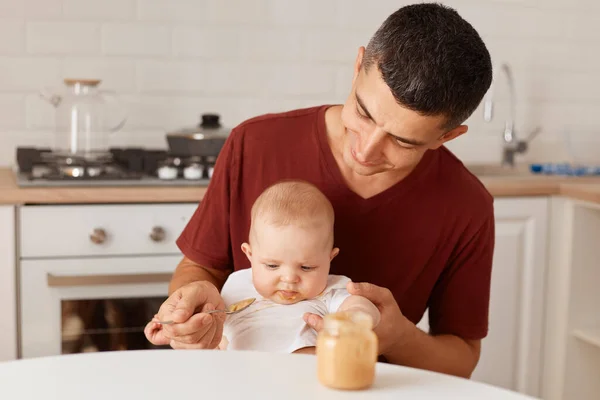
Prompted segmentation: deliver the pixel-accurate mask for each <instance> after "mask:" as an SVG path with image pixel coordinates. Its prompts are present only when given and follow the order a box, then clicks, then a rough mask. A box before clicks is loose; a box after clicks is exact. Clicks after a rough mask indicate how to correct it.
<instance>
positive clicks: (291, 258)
mask: <svg viewBox="0 0 600 400" xmlns="http://www.w3.org/2000/svg"><path fill="white" fill-rule="evenodd" d="M333 224H334V212H333V207H332V206H331V203H330V202H329V200H328V199H327V198H326V197H325V195H324V194H323V193H321V192H320V191H319V189H317V188H316V187H315V186H313V185H311V184H309V183H306V182H301V181H284V182H280V183H276V184H274V185H273V186H270V187H269V188H267V189H266V190H265V191H264V192H263V193H262V194H261V195H260V196H259V197H258V199H257V200H256V202H255V203H254V205H253V207H252V210H251V225H250V235H249V241H248V243H244V244H242V250H243V252H244V253H245V254H246V256H247V257H248V260H250V264H251V268H250V269H244V270H240V271H236V272H233V273H232V274H231V275H230V276H229V278H228V279H227V281H226V282H225V285H224V286H223V289H222V291H221V295H222V297H223V300H224V301H225V305H230V304H232V303H235V302H237V301H240V300H243V299H246V298H250V297H255V298H256V301H255V302H254V303H253V304H252V305H251V306H250V307H248V308H247V309H245V310H244V311H241V312H239V313H237V314H232V315H228V316H227V319H226V321H225V326H224V331H223V340H222V342H221V344H220V345H219V348H221V349H224V348H228V349H234V350H257V351H269V352H284V353H294V352H297V353H314V346H315V345H316V339H317V333H316V332H315V331H314V330H313V329H312V328H311V327H309V326H308V325H307V324H306V323H305V322H304V320H303V315H304V314H305V313H307V312H310V313H314V314H317V315H320V316H324V315H325V314H328V313H333V312H336V311H347V310H350V309H352V310H357V311H363V312H365V313H367V314H369V315H370V316H371V317H372V319H373V324H374V326H375V325H377V324H378V323H379V319H380V314H379V310H378V309H377V307H375V305H373V303H371V302H370V301H369V300H367V299H366V298H364V297H360V296H354V295H350V294H349V293H348V291H347V290H346V284H347V283H348V282H349V281H350V279H348V278H347V277H344V276H340V275H330V274H329V266H330V262H331V260H332V259H333V258H334V257H335V256H336V255H337V254H338V252H339V249H337V248H334V247H333Z"/></svg>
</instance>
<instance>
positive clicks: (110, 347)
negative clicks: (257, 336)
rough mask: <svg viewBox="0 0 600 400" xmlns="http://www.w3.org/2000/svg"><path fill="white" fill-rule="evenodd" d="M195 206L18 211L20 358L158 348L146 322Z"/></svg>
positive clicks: (157, 302)
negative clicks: (147, 334)
mask: <svg viewBox="0 0 600 400" xmlns="http://www.w3.org/2000/svg"><path fill="white" fill-rule="evenodd" d="M196 206H197V204H189V203H185V204H116V205H59V206H56V205H52V206H44V205H35V206H22V207H20V208H19V218H20V226H21V230H20V235H19V237H20V256H19V265H18V272H19V275H18V276H19V306H20V307H19V308H20V309H19V326H20V334H19V339H20V340H19V350H20V356H21V357H22V358H30V357H39V356H52V355H59V354H73V353H82V352H95V351H123V350H139V349H153V348H158V347H155V346H153V345H151V344H150V343H149V342H148V341H147V340H146V339H145V336H144V333H143V329H144V326H145V325H146V323H147V322H148V321H149V320H150V319H151V318H152V316H153V315H154V313H156V311H157V310H158V308H159V306H160V304H161V303H162V302H163V301H164V300H165V299H166V297H167V292H168V283H169V280H170V278H171V275H172V273H173V270H174V269H175V267H176V266H177V263H178V262H179V261H180V259H181V254H180V252H179V250H178V248H177V246H176V245H175V240H176V239H177V237H178V235H179V233H180V232H181V231H182V230H183V228H184V227H185V225H186V223H187V221H188V220H189V218H190V217H191V215H192V214H193V212H194V211H195V208H196Z"/></svg>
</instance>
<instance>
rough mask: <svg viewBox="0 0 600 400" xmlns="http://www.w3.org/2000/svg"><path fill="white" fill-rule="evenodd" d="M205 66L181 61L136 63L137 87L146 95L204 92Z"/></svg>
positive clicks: (199, 63)
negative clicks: (146, 93)
mask: <svg viewBox="0 0 600 400" xmlns="http://www.w3.org/2000/svg"><path fill="white" fill-rule="evenodd" d="M206 80H207V76H206V64H205V63H201V62H183V61H177V62H174V61H150V60H148V61H138V63H137V85H138V88H139V90H140V91H142V92H148V93H153V92H154V93H156V92H163V93H164V92H167V93H178V92H179V93H182V94H184V93H190V92H192V93H193V92H200V93H201V92H203V91H205V84H206Z"/></svg>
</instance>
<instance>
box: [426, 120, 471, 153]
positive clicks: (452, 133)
mask: <svg viewBox="0 0 600 400" xmlns="http://www.w3.org/2000/svg"><path fill="white" fill-rule="evenodd" d="M468 130H469V127H468V126H467V125H459V126H457V127H456V128H454V129H451V130H449V131H448V132H446V133H444V134H443V135H442V136H440V137H439V138H438V140H436V141H435V143H434V144H433V145H432V147H430V149H431V150H435V149H437V148H439V147H440V146H441V145H443V144H444V143H446V142H449V141H451V140H453V139H456V138H457V137H459V136H460V135H464V134H465V133H467V131H468Z"/></svg>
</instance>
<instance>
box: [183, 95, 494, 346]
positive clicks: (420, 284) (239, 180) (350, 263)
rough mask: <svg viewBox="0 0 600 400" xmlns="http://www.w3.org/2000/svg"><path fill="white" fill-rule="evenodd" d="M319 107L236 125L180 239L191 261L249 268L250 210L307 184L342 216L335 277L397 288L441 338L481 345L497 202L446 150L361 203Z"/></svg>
mask: <svg viewBox="0 0 600 400" xmlns="http://www.w3.org/2000/svg"><path fill="white" fill-rule="evenodd" d="M326 109H327V106H320V107H314V108H308V109H302V110H294V111H290V112H286V113H280V114H269V115H263V116H260V117H256V118H253V119H250V120H248V121H246V122H244V123H242V124H240V125H239V126H237V127H236V128H235V129H234V130H233V131H232V133H231V135H230V137H229V138H228V139H227V142H226V144H225V145H224V147H223V149H222V150H221V153H220V155H219V158H218V160H217V164H216V166H215V171H214V174H213V178H212V180H211V182H210V184H209V186H208V188H207V191H206V194H205V196H204V198H203V200H202V201H201V202H200V204H199V206H198V208H197V210H196V212H195V213H194V215H193V217H192V218H191V220H190V221H189V223H188V225H187V227H186V228H185V229H184V231H183V233H182V234H181V236H180V237H179V238H178V240H177V245H178V246H179V248H180V249H181V251H182V252H183V254H184V255H186V256H187V257H188V258H190V259H191V260H193V261H195V262H197V263H198V264H200V265H203V266H207V267H213V268H219V269H223V270H239V269H243V268H249V267H250V263H249V261H248V259H247V258H246V256H245V255H244V253H243V252H242V250H241V248H240V246H241V244H242V243H243V242H245V241H247V240H248V232H249V228H250V209H251V208H252V205H253V203H254V201H255V200H256V198H257V197H258V196H259V195H260V193H261V192H262V191H263V190H264V189H265V188H266V187H267V186H269V185H271V184H273V183H275V182H277V181H279V180H282V179H303V180H306V181H309V182H312V183H313V184H315V185H316V186H317V187H319V188H320V189H321V190H322V191H323V193H324V194H325V195H326V196H327V197H328V198H329V200H330V201H331V203H332V204H333V208H334V210H335V238H334V240H335V246H336V247H339V248H340V253H339V255H338V256H337V257H335V258H334V259H333V262H332V265H331V273H333V274H342V275H346V276H348V277H349V278H350V279H352V280H353V281H358V282H370V283H373V284H376V285H379V286H383V287H387V288H388V289H390V290H391V291H392V293H393V294H394V297H395V299H396V301H397V302H398V304H399V306H400V309H401V310H402V313H403V314H404V315H405V316H406V317H407V318H408V319H410V320H411V321H412V322H413V323H415V324H416V323H417V322H419V320H420V319H421V317H422V316H423V313H424V312H425V310H426V309H427V308H428V307H429V324H430V328H431V332H432V333H434V334H442V333H447V334H454V335H458V336H460V337H463V338H465V339H480V338H483V337H485V336H486V334H487V329H488V304H489V292H490V277H491V268H492V254H493V249H494V213H493V198H492V196H491V195H490V194H489V193H488V192H487V190H486V189H485V188H484V186H483V185H482V184H481V183H480V182H479V180H478V179H477V178H476V177H475V176H473V175H472V174H471V173H470V172H469V171H468V170H467V169H466V168H465V167H464V165H463V164H462V163H461V162H460V161H459V160H458V159H457V158H456V157H455V156H454V155H453V154H452V153H450V151H448V150H447V149H446V148H445V147H440V148H439V149H437V150H433V151H428V152H427V153H426V154H425V156H424V157H423V159H422V161H421V162H420V163H419V164H418V166H417V167H416V168H415V169H414V170H413V172H412V173H411V174H410V175H409V176H407V177H406V178H405V179H403V180H402V181H400V182H399V183H397V184H396V185H394V186H392V187H391V188H390V189H388V190H386V191H384V192H382V193H380V194H378V195H376V196H373V197H371V198H369V199H363V198H361V197H360V196H358V195H357V194H356V193H354V192H352V191H351V190H350V189H349V188H348V187H347V186H346V184H345V183H344V181H343V178H342V175H341V172H340V170H339V168H338V166H337V164H336V161H335V159H334V157H333V154H332V152H331V149H330V147H329V144H328V142H327V137H326V127H325V110H326Z"/></svg>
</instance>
